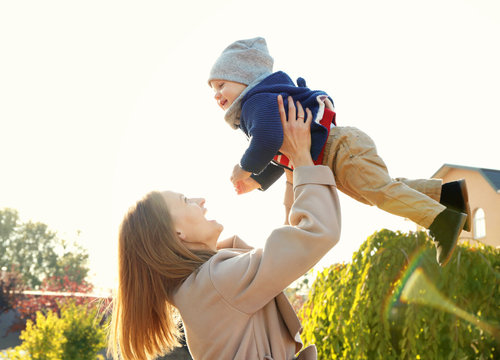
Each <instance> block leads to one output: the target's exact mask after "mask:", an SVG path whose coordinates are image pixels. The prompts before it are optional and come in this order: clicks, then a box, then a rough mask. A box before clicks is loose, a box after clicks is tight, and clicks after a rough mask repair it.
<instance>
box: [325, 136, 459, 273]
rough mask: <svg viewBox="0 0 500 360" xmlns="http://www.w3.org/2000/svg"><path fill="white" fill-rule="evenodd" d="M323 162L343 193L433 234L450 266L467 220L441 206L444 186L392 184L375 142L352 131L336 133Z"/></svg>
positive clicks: (432, 182) (430, 182) (428, 182)
mask: <svg viewBox="0 0 500 360" xmlns="http://www.w3.org/2000/svg"><path fill="white" fill-rule="evenodd" d="M324 158H325V161H324V164H325V165H329V166H330V168H331V169H332V170H333V172H334V174H335V179H336V182H337V187H338V188H339V190H341V191H343V192H344V193H346V194H347V195H350V196H351V197H353V198H355V199H357V200H359V201H361V202H364V203H366V204H371V205H376V206H378V207H379V208H380V209H382V210H385V211H387V212H389V213H391V214H394V215H399V216H403V217H405V218H408V219H411V220H413V221H414V222H416V223H417V224H419V225H421V226H423V227H425V228H427V229H429V230H430V232H429V233H430V235H431V236H432V237H433V239H434V242H435V245H436V257H437V261H438V263H439V264H440V265H442V266H444V265H446V263H448V261H449V260H450V258H451V255H452V253H453V250H454V249H455V246H456V244H457V240H458V236H459V234H460V231H461V230H462V228H463V227H464V224H465V221H466V218H467V214H465V213H463V212H461V210H456V209H453V208H452V207H450V208H447V207H446V206H445V205H443V204H441V203H440V195H441V182H440V181H435V180H420V181H416V180H413V181H412V180H404V181H402V180H398V179H392V178H391V177H390V176H389V172H388V171H387V167H386V166H385V163H384V161H383V160H382V159H381V158H380V156H378V154H377V149H376V147H375V144H374V142H373V140H372V139H371V138H370V137H369V136H368V135H366V134H365V133H364V132H362V131H361V130H359V129H356V128H352V127H335V128H333V129H332V130H331V134H330V136H329V138H328V143H327V147H326V149H325V154H324ZM416 189H419V190H422V191H423V192H420V191H417V190H416ZM424 192H425V193H427V195H426V194H425V193H424ZM438 194H439V195H438Z"/></svg>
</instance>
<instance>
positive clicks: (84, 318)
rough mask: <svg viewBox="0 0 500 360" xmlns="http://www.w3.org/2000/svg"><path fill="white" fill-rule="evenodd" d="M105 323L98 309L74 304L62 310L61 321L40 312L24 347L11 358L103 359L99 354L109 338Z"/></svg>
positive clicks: (30, 323)
mask: <svg viewBox="0 0 500 360" xmlns="http://www.w3.org/2000/svg"><path fill="white" fill-rule="evenodd" d="M101 320H102V316H101V315H99V314H98V310H97V309H96V308H95V307H94V308H93V309H89V308H88V307H87V306H81V305H76V304H75V303H74V302H70V303H67V304H65V305H63V306H62V308H61V316H60V317H59V316H58V315H57V314H56V313H54V312H52V311H49V312H48V313H47V314H46V315H44V314H42V313H41V312H37V314H36V323H34V322H33V321H32V320H28V322H27V324H26V330H24V331H23V332H22V333H21V336H20V338H21V340H23V343H22V344H21V345H19V346H18V347H16V348H15V350H14V351H13V352H12V354H9V355H10V356H11V358H12V359H15V360H24V359H36V360H56V359H57V360H59V359H63V360H89V359H102V358H103V357H102V356H101V355H98V352H99V351H100V350H102V349H103V348H104V347H105V341H106V334H105V330H104V329H103V327H102V326H101V324H100V322H101Z"/></svg>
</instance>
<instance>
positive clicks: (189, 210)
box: [162, 191, 223, 251]
mask: <svg viewBox="0 0 500 360" xmlns="http://www.w3.org/2000/svg"><path fill="white" fill-rule="evenodd" d="M162 195H163V198H164V199H165V202H166V203H167V206H168V208H169V211H170V214H171V215H172V219H173V222H174V226H175V230H176V231H177V235H178V236H179V238H180V239H181V241H183V242H184V244H185V245H186V247H187V248H188V249H190V250H213V251H216V248H217V247H216V244H217V239H218V238H219V235H220V233H221V232H222V230H223V226H222V225H221V224H219V223H218V222H217V221H215V220H207V219H206V218H205V213H206V212H207V209H205V206H204V205H205V199H202V198H186V197H185V196H184V195H183V194H179V193H176V192H173V191H164V192H163V193H162Z"/></svg>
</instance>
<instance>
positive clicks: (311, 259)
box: [174, 166, 340, 360]
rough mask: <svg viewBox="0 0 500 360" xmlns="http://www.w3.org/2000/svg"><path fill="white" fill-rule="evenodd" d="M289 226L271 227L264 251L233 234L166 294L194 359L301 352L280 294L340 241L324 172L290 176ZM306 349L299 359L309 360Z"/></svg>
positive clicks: (308, 169)
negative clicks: (291, 195) (250, 245)
mask: <svg viewBox="0 0 500 360" xmlns="http://www.w3.org/2000/svg"><path fill="white" fill-rule="evenodd" d="M293 176H294V189H293V191H294V203H293V206H292V208H291V211H290V216H289V219H290V224H291V226H283V227H280V228H278V229H276V230H274V231H273V232H272V233H271V235H270V236H269V237H268V239H267V241H266V243H265V246H264V248H263V249H262V248H261V249H251V248H250V247H249V246H248V245H246V244H245V243H244V242H243V241H241V239H239V238H238V237H234V238H230V239H227V240H225V241H223V242H221V243H220V244H219V248H220V250H219V251H218V253H217V254H216V255H214V256H213V257H212V258H211V259H210V260H209V261H207V262H206V263H205V264H203V265H202V266H201V267H200V268H199V270H198V271H197V272H195V273H193V274H191V275H190V276H189V277H188V278H187V279H186V281H185V282H184V283H183V284H182V285H181V286H180V288H179V289H178V291H177V292H176V293H175V295H174V303H175V305H176V307H177V308H178V309H179V311H180V314H181V316H182V320H183V322H184V328H185V332H186V338H187V343H188V346H189V349H190V351H191V354H192V356H193V358H194V359H196V360H200V359H220V360H224V359H228V360H230V359H242V360H243V359H244V360H253V359H256V360H261V359H274V360H290V359H293V358H294V355H295V354H296V353H297V352H298V351H299V350H300V349H301V348H302V342H301V340H300V332H301V330H302V327H301V325H300V322H299V320H298V319H297V316H296V315H295V312H294V311H293V308H292V306H291V305H290V303H289V302H288V300H287V298H286V297H285V295H284V294H283V293H282V291H283V290H284V289H285V288H286V287H287V286H289V285H290V284H291V283H292V282H293V281H294V280H296V279H297V278H299V277H300V276H302V275H303V274H304V273H306V272H307V271H308V270H309V269H310V268H311V267H313V266H314V265H315V264H316V263H317V262H318V261H319V260H320V259H321V258H322V257H323V255H325V254H326V252H327V251H328V250H330V249H331V248H332V247H333V246H334V245H335V244H336V243H337V241H338V240H339V237H340V207H339V202H338V197H337V189H336V187H335V181H334V179H333V175H332V171H331V170H330V169H329V168H328V167H326V166H305V167H299V168H297V169H296V170H295V171H294V175H293ZM316 357H317V356H316V348H315V347H314V346H310V347H307V348H306V349H304V350H303V351H301V352H300V354H299V355H298V358H299V359H304V360H315V359H316Z"/></svg>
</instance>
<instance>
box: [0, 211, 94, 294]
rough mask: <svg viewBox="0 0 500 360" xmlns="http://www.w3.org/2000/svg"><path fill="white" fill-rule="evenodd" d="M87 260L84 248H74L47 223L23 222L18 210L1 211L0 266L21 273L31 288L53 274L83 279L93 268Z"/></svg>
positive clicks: (34, 287)
mask: <svg viewBox="0 0 500 360" xmlns="http://www.w3.org/2000/svg"><path fill="white" fill-rule="evenodd" d="M87 261H88V254H87V253H86V251H85V250H84V249H83V248H81V247H80V246H77V245H75V246H73V247H71V246H70V245H69V244H68V242H66V241H64V240H61V239H59V238H58V237H57V236H56V233H55V232H53V231H51V230H49V228H48V226H47V225H46V224H43V223H40V222H32V221H28V222H21V221H20V219H19V214H18V212H17V211H16V210H13V209H8V208H6V209H3V210H0V267H6V268H7V269H9V271H16V272H17V273H19V274H21V276H22V278H23V281H24V283H25V284H26V286H27V287H29V288H33V289H36V288H38V287H39V286H40V285H41V283H42V281H43V279H45V278H49V277H52V276H63V275H66V276H68V277H69V278H70V280H72V281H77V282H81V281H83V280H84V279H85V278H86V276H87V274H88V271H89V269H88V267H87Z"/></svg>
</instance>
